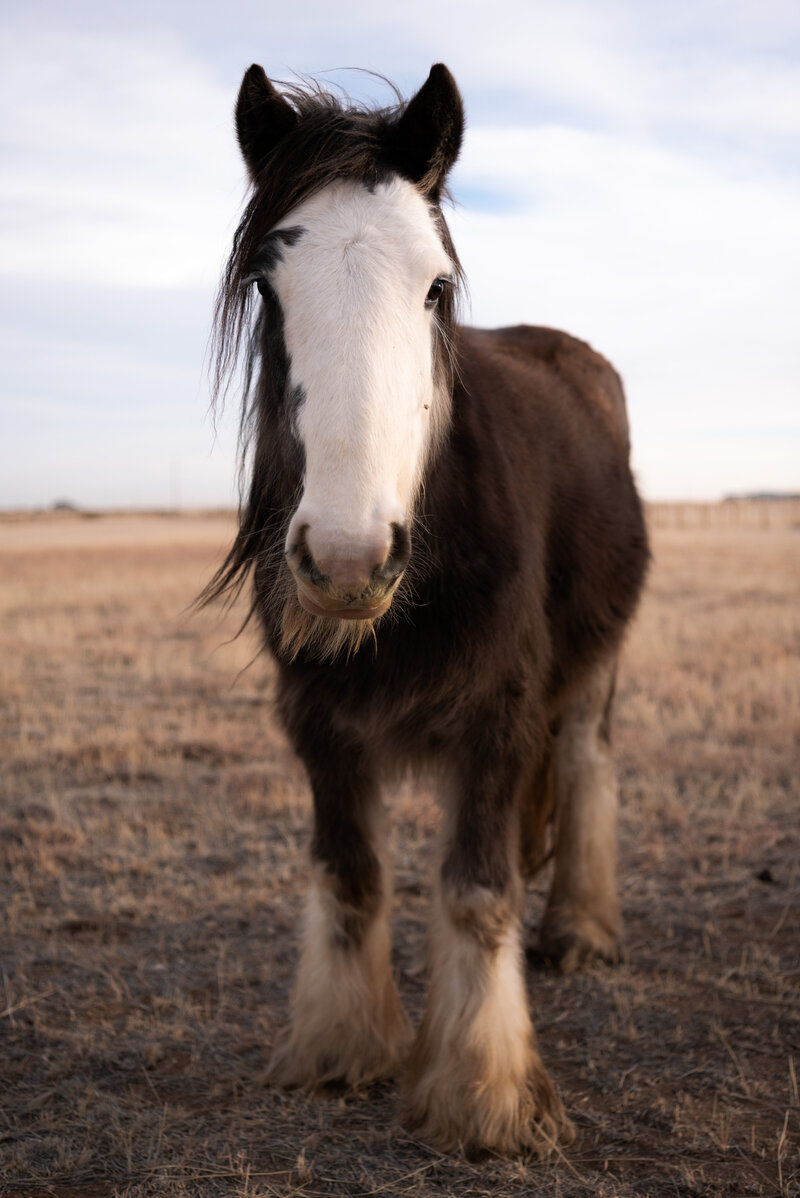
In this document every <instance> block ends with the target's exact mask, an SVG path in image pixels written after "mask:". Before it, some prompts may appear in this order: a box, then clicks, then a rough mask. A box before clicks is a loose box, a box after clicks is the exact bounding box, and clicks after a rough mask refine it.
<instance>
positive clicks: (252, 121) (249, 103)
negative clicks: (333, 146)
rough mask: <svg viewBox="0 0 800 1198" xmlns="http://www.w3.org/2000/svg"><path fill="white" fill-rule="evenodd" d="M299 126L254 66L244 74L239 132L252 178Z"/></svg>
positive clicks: (288, 106) (238, 107)
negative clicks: (273, 151) (277, 146)
mask: <svg viewBox="0 0 800 1198" xmlns="http://www.w3.org/2000/svg"><path fill="white" fill-rule="evenodd" d="M296 124H297V113H296V112H295V110H294V109H293V108H292V106H291V104H290V103H289V101H288V100H285V99H284V97H283V96H282V95H281V94H280V92H279V91H277V90H276V89H275V88H274V87H273V85H272V84H271V83H270V81H269V79H268V78H267V76H266V75H265V73H264V68H263V67H260V66H257V65H256V64H255V63H253V65H252V66H251V67H249V68H248V69H247V70H246V71H245V73H244V79H243V80H242V86H241V87H240V88H239V98H238V99H237V101H236V132H237V134H238V137H239V145H240V147H241V150H242V156H243V158H244V160H245V162H246V163H247V169H248V170H249V172H250V177H251V178H252V179H255V177H256V175H257V174H258V172H259V170H260V169H261V167H262V166H263V164H264V162H265V160H266V159H267V158H268V156H269V155H270V153H271V152H272V150H273V149H274V148H275V146H276V145H277V144H278V142H279V141H280V140H281V138H282V137H284V136H285V135H286V134H287V133H289V132H290V131H291V130H292V129H293V128H294V127H295V125H296Z"/></svg>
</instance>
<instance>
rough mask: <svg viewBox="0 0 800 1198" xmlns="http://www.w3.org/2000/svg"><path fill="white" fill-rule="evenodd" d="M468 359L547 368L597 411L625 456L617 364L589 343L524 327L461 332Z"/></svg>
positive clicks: (554, 331)
mask: <svg viewBox="0 0 800 1198" xmlns="http://www.w3.org/2000/svg"><path fill="white" fill-rule="evenodd" d="M460 337H461V346H462V354H465V355H466V356H467V357H471V356H474V355H477V356H478V357H480V358H484V359H486V360H488V361H489V362H491V363H494V365H495V366H499V365H500V364H501V363H503V362H507V363H509V364H511V363H516V364H517V365H519V366H523V367H524V365H525V364H526V363H529V364H530V365H531V367H532V368H533V367H534V366H537V367H539V369H541V368H542V367H544V368H545V369H546V370H547V372H548V373H550V374H552V375H555V376H557V377H558V378H559V380H560V381H561V382H562V383H563V384H565V385H566V386H567V387H568V388H569V389H570V390H571V391H572V392H573V393H575V394H576V395H577V396H579V397H580V399H581V401H582V402H584V403H587V404H589V405H590V406H591V407H593V408H595V409H596V410H597V412H598V414H599V415H600V416H601V417H602V418H603V420H604V421H605V423H606V424H607V426H608V427H609V429H610V430H611V432H612V434H613V436H614V439H615V440H616V441H617V443H618V444H619V446H620V448H622V449H624V451H625V453H627V452H628V448H629V432H628V416H627V411H626V406H625V392H624V390H623V387H622V380H621V379H620V377H619V375H618V374H617V372H616V370H615V369H614V367H613V366H612V365H611V363H610V362H609V361H608V360H607V359H606V358H604V357H603V356H602V354H599V353H597V351H596V350H594V349H592V347H591V346H590V345H589V344H587V342H585V341H580V340H579V339H578V338H577V337H573V336H571V335H570V334H569V333H564V332H562V331H561V330H560V329H551V328H545V327H543V326H538V325H528V324H518V325H512V326H509V327H508V328H501V329H473V328H463V329H461V330H460Z"/></svg>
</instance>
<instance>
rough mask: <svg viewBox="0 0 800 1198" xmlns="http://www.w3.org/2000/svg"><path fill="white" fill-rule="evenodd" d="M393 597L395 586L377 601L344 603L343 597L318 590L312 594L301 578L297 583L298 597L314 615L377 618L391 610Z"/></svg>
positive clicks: (349, 618) (358, 618)
mask: <svg viewBox="0 0 800 1198" xmlns="http://www.w3.org/2000/svg"><path fill="white" fill-rule="evenodd" d="M393 597H394V588H392V590H391V591H390V592H389V593H388V594H387V595H384V596H383V597H382V598H381V599H379V600H378V601H377V602H373V603H363V602H362V603H357V602H353V603H345V604H343V603H342V601H341V599H337V598H335V597H334V596H333V595H331V596H327V595H322V594H319V592H318V593H317V595H313V596H312V595H311V594H310V593H309V590H308V588H307V587H305V586H304V585H303V583H302V582H301V581H300V580H298V583H297V598H298V601H299V603H300V606H301V607H303V608H305V610H306V611H307V612H310V613H311V615H312V616H328V617H329V618H332V619H335V620H377V618H378V616H382V615H383V614H384V612H387V611H388V610H389V608H390V607H391V605H392V599H393Z"/></svg>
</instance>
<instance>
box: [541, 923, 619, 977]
mask: <svg viewBox="0 0 800 1198" xmlns="http://www.w3.org/2000/svg"><path fill="white" fill-rule="evenodd" d="M528 955H529V958H532V959H533V960H535V961H541V962H543V963H545V964H547V965H550V966H552V967H553V968H555V969H557V970H558V971H559V972H560V973H575V971H576V970H578V969H585V968H586V967H587V966H590V965H597V964H601V963H602V964H606V965H618V964H620V962H621V961H622V960H623V959H624V957H623V951H622V946H621V944H620V939H619V935H618V933H617V932H616V931H612V930H610V929H608V928H605V927H603V926H602V924H600V923H598V922H597V921H596V920H594V919H592V918H591V917H590V916H583V917H582V918H581V919H579V920H576V921H575V923H574V925H573V926H571V927H570V926H565V925H564V924H561V926H549V925H548V924H547V922H545V924H544V925H543V927H542V929H541V931H540V933H539V941H538V944H537V945H536V946H535V947H534V948H533V950H532V952H530V953H529V954H528Z"/></svg>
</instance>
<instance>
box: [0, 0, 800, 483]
mask: <svg viewBox="0 0 800 1198" xmlns="http://www.w3.org/2000/svg"><path fill="white" fill-rule="evenodd" d="M31 4H32V5H33V6H34V7H31V8H30V9H29V8H28V6H26V14H30V15H26V14H22V15H19V16H18V17H17V18H15V23H14V24H10V25H8V27H7V28H6V31H5V34H4V38H3V47H4V51H3V56H4V59H5V62H4V65H3V67H2V69H1V70H0V104H2V106H3V111H4V114H5V126H6V137H5V142H4V147H3V151H2V159H3V166H4V170H3V178H4V183H3V188H2V198H1V200H0V203H2V216H3V221H2V225H1V226H0V287H2V288H4V289H5V292H6V294H7V295H8V296H10V297H11V301H10V303H9V305H8V308H9V312H11V313H12V314H13V307H14V305H13V296H14V293H15V290H20V289H21V288H22V285H23V282H24V284H25V285H26V286H30V285H31V284H35V283H37V282H38V284H39V286H40V288H41V296H42V302H43V304H45V305H47V308H48V312H49V313H55V314H56V317H57V314H58V312H59V311H60V310H61V311H68V310H69V307H70V304H71V302H74V300H73V298H72V297H74V296H75V295H76V293H77V291H78V290H80V289H81V288H83V289H84V291H85V295H84V296H83V299H81V304H82V305H83V306H82V307H81V308H80V312H79V313H77V314H75V313H73V316H74V319H73V320H72V322H71V325H70V330H69V332H65V333H64V336H63V338H62V339H61V341H59V337H58V333H57V330H55V331H54V329H53V327H52V326H53V319H50V320H49V321H48V322H46V323H47V329H45V330H42V331H37V328H36V320H35V317H34V316H33V315H31V316H30V329H31V330H33V331H32V332H30V336H29V339H28V340H25V338H24V336H23V335H22V333H21V332H20V331H19V330H20V329H21V327H22V326H21V324H20V322H21V320H22V317H21V316H19V315H17V316H13V315H12V316H8V317H7V319H6V324H5V330H6V332H7V333H8V335H9V341H10V344H11V349H12V350H13V352H12V353H10V354H6V355H5V359H4V363H3V366H4V369H5V371H6V381H5V383H4V385H3V393H2V395H1V396H0V400H4V401H5V402H6V405H7V408H8V405H9V404H10V401H11V398H12V397H14V396H16V397H17V401H18V402H17V403H16V404H15V406H14V409H13V420H14V427H15V429H16V430H17V432H18V440H17V441H16V443H15V445H14V446H10V445H9V444H8V443H6V445H5V446H0V450H2V449H5V452H6V454H8V455H9V457H13V458H14V461H9V462H8V464H7V465H2V466H0V478H2V479H3V480H4V484H5V485H4V493H3V495H0V502H10V501H12V500H13V493H14V492H13V488H14V487H15V486H16V487H23V486H24V487H26V488H27V490H26V495H28V496H29V495H30V493H31V492H30V488H31V487H32V485H33V483H32V482H31V478H28V479H27V481H26V475H25V471H24V469H22V468H20V460H21V448H20V447H22V446H24V445H28V444H29V445H30V446H31V451H33V447H34V445H35V437H34V436H33V434H32V433H30V435H29V433H27V432H25V428H26V427H27V426H25V420H26V411H27V412H28V413H29V415H28V416H27V419H28V420H29V421H31V422H34V425H35V422H36V421H37V420H41V418H42V413H45V412H48V413H50V414H51V417H52V413H53V411H55V410H58V411H61V413H62V415H63V419H62V420H61V421H53V424H54V426H55V425H57V426H58V437H59V438H60V440H56V439H54V441H53V451H52V457H53V460H54V462H59V461H60V462H61V464H62V465H61V466H60V467H59V473H58V474H57V477H58V478H59V479H61V478H62V474H63V473H64V472H65V471H66V472H68V469H69V463H70V461H72V462H73V464H74V468H75V471H76V478H77V479H78V481H79V482H80V480H81V479H83V480H84V481H85V479H86V471H87V469H88V465H87V463H89V462H90V461H91V460H92V453H93V454H94V459H93V460H94V461H95V462H99V461H101V460H105V459H109V460H110V459H111V458H112V457H113V455H114V454H116V461H117V463H118V470H117V478H118V480H119V485H120V486H123V477H124V478H125V479H128V480H129V481H128V482H125V483H124V486H126V487H127V488H128V493H131V494H132V493H133V491H134V490H135V489H136V488H137V487H138V486H139V482H140V480H141V479H145V478H149V477H152V478H156V477H159V478H160V477H161V475H162V474H163V459H164V452H165V451H164V449H163V439H164V438H165V437H166V438H167V439H174V440H177V441H178V442H181V440H182V438H183V440H184V443H185V444H186V446H187V450H186V452H187V454H188V455H189V456H190V457H192V460H193V461H195V462H200V461H202V457H203V454H202V448H201V446H202V444H210V441H211V437H210V433H209V430H208V426H207V425H203V424H202V417H203V412H204V409H205V397H204V393H203V392H202V388H201V387H199V386H198V378H199V377H200V375H201V365H202V361H201V359H202V347H203V346H204V345H205V336H206V332H207V327H208V318H209V316H210V311H211V306H212V300H213V291H214V286H215V282H216V278H217V275H218V271H219V267H220V264H221V261H222V259H223V257H224V255H225V253H226V251H227V247H228V245H229V242H230V237H231V234H232V231H233V228H234V227H235V223H236V216H237V213H238V210H239V207H240V204H241V200H242V196H243V190H244V180H243V172H242V169H241V166H240V163H239V160H238V155H237V152H236V147H235V142H234V137H233V128H232V119H231V110H232V105H233V100H234V97H235V89H236V85H237V83H238V78H239V72H240V70H241V69H242V68H243V67H245V66H246V65H247V63H248V62H249V61H251V60H252V59H256V60H261V61H263V62H264V65H265V66H266V67H267V69H268V70H269V71H271V72H274V73H276V74H278V75H284V76H285V74H286V68H287V66H295V67H297V68H300V69H306V70H309V71H312V72H313V71H314V70H322V69H323V68H328V67H332V66H335V65H337V63H339V64H341V63H353V64H356V63H357V64H360V65H363V66H365V67H370V68H373V69H377V70H382V71H385V72H386V74H387V75H389V76H390V77H391V76H394V77H396V78H398V79H399V81H400V82H401V83H402V84H403V85H404V86H405V87H406V88H407V89H410V88H411V87H413V86H417V85H419V83H421V82H422V79H423V78H424V76H425V73H426V71H427V68H428V66H429V65H430V63H431V62H432V61H434V60H436V59H440V58H441V59H444V60H445V61H446V62H447V63H448V65H449V66H450V67H451V68H452V69H453V70H454V72H455V73H456V76H457V78H458V80H459V83H460V85H461V87H462V90H463V92H464V94H465V97H466V100H467V106H468V111H469V113H470V118H471V119H470V125H469V130H468V136H467V140H466V144H465V149H464V155H463V160H462V162H461V164H460V165H459V168H458V173H457V176H456V191H457V193H458V191H459V189H460V190H462V191H463V194H464V196H465V198H468V197H469V195H470V193H472V194H473V195H475V196H477V195H478V193H480V192H483V193H487V192H489V193H491V195H493V196H494V197H496V198H497V199H498V200H502V201H505V205H504V204H503V203H500V204H498V205H496V206H497V207H498V208H503V207H504V206H505V208H506V209H507V210H505V211H491V210H490V209H491V207H492V205H491V204H487V203H483V204H478V205H476V206H475V207H470V206H469V205H468V204H467V205H466V206H465V207H464V208H463V209H459V210H457V211H456V212H455V213H454V215H453V218H452V225H453V229H454V232H455V234H456V241H457V244H458V246H459V249H460V250H461V251H462V254H463V257H464V260H465V264H466V266H467V268H468V272H469V275H470V281H471V286H472V296H473V312H474V316H475V319H476V320H477V321H478V322H480V323H485V324H498V323H507V322H508V323H510V322H516V321H519V320H530V321H532V322H536V323H546V324H556V325H561V326H563V327H566V328H568V329H569V330H570V331H572V332H574V333H576V334H578V335H580V336H582V337H585V338H587V339H589V340H591V341H592V342H593V343H594V344H595V345H596V347H597V348H598V349H600V350H601V351H603V352H605V353H607V354H608V355H609V356H610V357H611V358H612V359H613V360H614V361H615V364H616V365H618V366H619V367H620V369H621V370H622V371H623V373H624V375H625V378H626V381H627V384H628V389H629V394H630V397H631V404H632V408H633V411H634V434H635V439H636V447H637V450H636V452H637V464H638V466H639V469H640V473H641V476H642V478H643V481H644V483H645V486H646V488H647V489H648V491H649V492H650V493H652V494H656V495H665V494H675V495H677V494H681V493H682V492H687V491H691V492H692V493H693V494H705V495H713V494H715V493H718V492H719V491H724V490H734V489H739V488H740V487H741V486H743V485H745V484H744V483H743V482H740V481H737V480H741V479H743V478H744V477H745V476H747V477H748V478H750V474H751V473H752V470H755V471H756V473H758V472H759V471H761V472H762V473H763V472H765V471H766V472H769V471H772V473H771V474H770V476H769V477H766V476H765V477H763V478H762V480H761V481H762V482H763V485H777V484H776V483H775V482H774V477H777V475H780V477H781V478H784V477H786V478H787V480H788V475H789V474H790V473H791V470H790V467H791V463H792V461H793V460H794V459H793V456H792V455H793V453H797V454H798V456H800V433H798V431H797V416H796V412H797V379H798V377H800V361H798V356H799V355H798V348H797V337H796V319H797V312H798V311H800V292H799V291H798V279H800V222H798V219H797V213H798V211H800V176H798V173H797V171H796V169H795V168H793V167H792V163H791V159H790V157H789V155H788V153H787V151H788V149H789V148H791V147H793V146H794V145H795V144H796V137H797V135H798V133H800V129H799V128H798V125H800V75H799V74H798V54H797V52H796V50H795V51H792V50H791V46H792V44H793V43H792V38H793V37H794V38H795V40H796V35H797V34H798V33H800V16H799V15H798V14H799V13H800V9H798V8H797V6H796V5H790V4H784V3H781V2H778V0H764V3H763V4H762V5H759V6H758V10H757V11H756V9H755V8H754V6H753V5H751V4H748V3H745V2H744V0H728V2H726V3H724V4H722V3H721V0H698V2H697V3H688V2H687V0H683V2H676V3H675V4H673V5H670V6H665V5H663V4H661V3H657V2H656V0H642V3H639V4H633V3H632V2H631V0H607V2H604V3H603V4H602V5H598V4H596V3H591V4H590V3H589V2H588V0H561V2H559V3H545V2H543V0H539V2H533V3H531V2H529V0H500V2H499V3H498V4H497V5H495V6H494V8H493V9H492V13H491V20H490V19H488V18H487V10H486V6H485V5H484V4H480V5H479V4H477V3H475V4H469V3H464V2H463V0H440V3H439V4H437V5H435V6H431V5H430V4H428V3H427V2H426V3H422V2H421V0H420V2H417V0H413V2H410V3H407V4H405V5H403V6H402V8H400V7H390V8H379V7H377V6H375V5H373V4H367V3H366V0H358V3H350V4H349V5H347V6H346V7H345V9H344V10H342V9H341V8H337V9H335V10H334V9H332V8H331V7H330V6H329V5H327V4H326V5H323V4H322V3H321V0H314V2H312V3H309V4H308V5H306V6H304V7H303V8H302V9H299V10H298V11H297V13H289V14H288V15H287V16H286V18H285V20H284V21H283V22H282V25H281V27H280V28H277V27H275V26H274V23H273V22H272V21H271V20H270V16H269V13H268V11H267V10H266V9H265V8H264V6H263V4H261V3H260V2H258V3H257V2H256V0H238V2H236V3H234V4H232V5H230V6H229V8H228V9H227V10H226V11H225V14H224V16H223V15H222V14H221V13H220V11H219V10H218V9H216V8H213V9H212V8H211V7H204V6H203V5H199V6H198V5H194V4H188V3H183V0H181V2H180V3H178V2H174V3H172V4H167V5H164V4H163V3H156V0H141V3H140V4H139V5H137V6H136V8H135V9H134V8H126V9H124V10H123V9H122V8H121V7H120V8H117V7H115V6H110V7H109V6H104V7H102V8H101V7H100V6H99V5H97V6H95V5H94V3H93V2H92V0H76V4H77V6H78V9H79V10H80V13H81V16H82V19H83V23H84V27H85V28H86V29H88V32H81V33H78V32H75V28H76V21H75V19H74V12H73V10H72V8H71V9H70V12H71V14H72V15H71V18H70V21H71V28H70V29H67V28H66V26H65V25H64V24H63V21H64V19H65V18H64V16H63V15H62V13H63V11H64V10H62V9H61V8H60V7H58V8H56V7H52V6H49V5H48V4H47V3H41V2H39V0H31ZM26 22H27V23H26ZM267 55H269V57H267ZM234 63H235V64H236V65H235V67H234V65H233V64H234ZM345 81H346V82H347V84H348V86H349V87H350V88H351V89H352V90H353V91H355V92H356V93H358V91H359V90H360V89H361V88H362V87H363V88H364V90H365V91H367V92H371V93H374V92H375V87H374V85H373V83H372V82H371V81H369V80H363V79H360V77H359V76H352V75H347V76H345ZM159 292H160V293H161V294H162V297H163V300H164V302H163V304H159V305H157V304H156V303H155V301H154V296H155V295H156V293H159ZM123 293H125V294H127V295H128V296H129V301H130V302H129V306H127V307H126V305H125V304H124V303H123V302H122V299H121V296H122V294H123ZM189 293H191V294H192V295H193V296H194V297H195V302H194V303H193V304H192V305H191V311H189V310H188V309H189V305H188V303H187V298H186V297H187V294H189ZM104 305H113V306H114V308H115V310H116V311H117V312H118V313H119V314H120V321H122V320H123V319H128V318H129V319H130V321H131V322H132V331H131V337H130V338H128V339H126V338H123V337H121V336H120V334H119V329H118V328H116V329H112V328H110V327H109V322H108V321H107V320H106V319H104V316H105V313H104V307H103V306H104ZM26 318H27V317H26ZM120 321H118V322H117V323H118V324H119V323H120ZM112 323H113V322H112ZM179 325H180V326H181V327H182V329H183V331H182V332H181V334H180V336H178V326H179ZM184 326H185V327H184ZM68 342H69V343H70V344H68ZM165 346H171V347H172V350H171V353H166V352H165V350H164V347H165ZM167 361H168V362H169V366H168V367H167V366H165V362H167ZM29 362H33V363H34V364H35V368H34V369H29V368H28V363H29ZM41 363H46V364H47V366H48V369H43V368H42V369H40V365H41ZM198 392H199V394H198ZM104 393H107V394H108V407H107V410H106V411H105V412H104V415H103V419H102V420H99V421H95V424H94V425H93V424H92V420H91V418H89V417H86V418H84V416H81V415H80V413H81V412H82V411H83V408H82V407H81V405H82V404H83V403H85V402H87V397H95V399H98V397H100V396H102V395H103V394H104ZM137 394H138V395H140V396H142V395H144V396H146V408H147V410H148V411H149V410H150V409H151V408H152V409H154V410H156V411H158V410H159V408H160V409H161V410H162V411H163V413H164V415H163V419H162V421H161V424H160V425H154V426H153V428H154V433H153V434H151V435H150V442H148V435H146V434H144V433H143V434H142V435H141V437H139V435H138V434H137V436H136V437H133V436H131V437H129V439H128V440H127V441H126V434H124V433H122V434H121V433H120V431H119V430H120V429H122V430H124V429H126V428H128V429H130V420H131V411H132V410H133V411H135V410H136V403H137V400H136V396H137ZM93 402H94V400H93ZM98 402H99V399H98ZM146 424H147V422H146V421H145V425H146ZM34 425H31V427H33V426H34ZM148 427H149V426H148ZM70 428H73V429H74V430H75V431H74V444H73V445H72V448H69V438H70V435H71V434H70ZM93 428H94V431H93ZM181 429H183V430H184V431H183V434H181ZM159 430H160V431H159ZM198 430H199V432H200V434H201V436H202V437H203V438H205V441H196V440H195V439H194V438H195V437H196V434H197V432H198ZM793 430H794V431H793ZM715 433H717V434H723V433H724V434H725V435H715ZM153 435H154V436H155V437H156V439H158V437H159V436H160V437H161V438H162V441H161V443H160V444H159V445H158V446H155V447H154V446H153V444H152V438H153ZM92 438H94V440H93V439H92ZM748 438H749V442H748ZM792 438H794V440H792ZM148 444H149V449H148ZM226 444H227V448H226V450H225V453H226V454H229V441H228V443H226ZM126 445H127V446H128V447H129V449H130V452H129V453H123V452H121V450H122V449H124V448H125V446H126ZM748 445H749V447H750V448H751V449H752V457H751V459H749V461H750V466H744V465H743V464H742V460H743V455H744V456H745V457H746V455H747V451H748ZM87 446H91V447H92V452H89V451H88V450H87V449H86V447H87ZM112 450H113V452H112ZM106 451H107V452H106ZM170 452H172V451H170ZM148 453H149V454H150V457H149V458H148ZM770 454H772V455H773V456H772V457H770ZM148 461H149V462H150V466H148V465H147V462H148ZM770 462H771V463H772V466H770ZM80 463H82V466H81V467H80V469H79V464H80ZM153 463H156V465H154V464H153ZM158 463H160V464H158ZM228 465H229V461H228V459H227V458H226V459H225V469H226V470H227V468H228ZM798 465H800V463H798ZM751 467H752V470H751ZM53 469H55V467H53ZM212 469H213V468H212ZM81 471H82V473H81ZM29 474H30V472H29ZM797 474H798V477H800V469H798V471H797ZM31 477H32V476H31ZM14 480H16V481H14ZM113 481H114V472H113V471H111V472H110V473H109V478H108V484H109V486H111V485H113ZM51 483H52V484H53V485H54V478H53V476H52V474H51V475H43V476H42V481H41V482H40V483H37V485H39V486H41V487H48V488H49V487H50V486H51ZM103 485H104V486H105V483H104V484H103ZM208 485H209V496H211V495H212V494H213V495H214V496H217V497H218V498H221V497H222V495H221V493H220V490H219V488H220V485H221V484H220V478H219V477H217V476H216V475H214V477H213V478H212V476H211V474H209V484H208ZM747 485H753V486H756V485H761V484H760V483H758V480H756V479H755V478H754V479H753V481H752V483H750V482H748V484H747ZM782 485H787V486H788V485H796V483H794V484H792V483H791V482H790V481H787V482H786V483H785V484H782ZM142 486H144V483H142ZM159 487H161V484H159ZM161 489H162V490H163V488H161ZM59 490H64V491H66V492H68V493H76V494H77V486H76V488H70V487H69V486H68V485H67V480H66V478H65V479H64V481H63V485H61V486H59ZM137 493H138V492H137ZM227 494H228V488H226V490H225V495H226V496H227ZM41 498H42V501H46V500H47V499H49V498H52V496H51V495H50V494H49V493H48V492H42V493H41ZM88 501H89V500H87V502H88ZM91 501H92V502H94V501H95V500H91ZM98 501H99V500H98ZM103 501H104V502H109V501H111V500H110V499H104V500H103ZM157 501H161V497H160V496H159V498H158V499H155V498H154V502H157Z"/></svg>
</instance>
